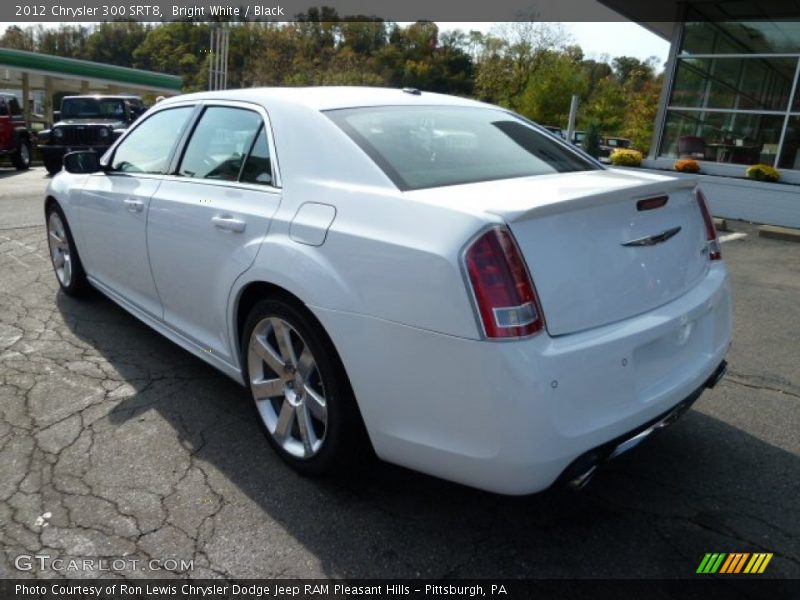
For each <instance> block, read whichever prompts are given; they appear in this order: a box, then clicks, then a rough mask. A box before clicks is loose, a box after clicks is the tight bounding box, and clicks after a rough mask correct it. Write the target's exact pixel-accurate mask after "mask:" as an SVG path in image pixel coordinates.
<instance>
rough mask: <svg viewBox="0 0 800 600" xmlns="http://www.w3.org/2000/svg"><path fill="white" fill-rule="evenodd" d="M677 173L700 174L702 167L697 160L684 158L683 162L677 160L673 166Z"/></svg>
mask: <svg viewBox="0 0 800 600" xmlns="http://www.w3.org/2000/svg"><path fill="white" fill-rule="evenodd" d="M673 167H674V168H675V170H676V171H678V172H680V173H699V172H700V165H699V164H698V163H697V161H696V160H692V159H691V158H684V159H681V160H676V161H675V164H674V165H673Z"/></svg>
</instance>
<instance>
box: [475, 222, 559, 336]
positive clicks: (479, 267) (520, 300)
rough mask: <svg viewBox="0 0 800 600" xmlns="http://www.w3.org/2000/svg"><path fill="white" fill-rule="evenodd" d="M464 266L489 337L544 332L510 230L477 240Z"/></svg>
mask: <svg viewBox="0 0 800 600" xmlns="http://www.w3.org/2000/svg"><path fill="white" fill-rule="evenodd" d="M464 263H465V267H466V270H467V274H468V276H469V281H470V284H471V285H472V292H473V295H474V297H475V303H476V304H477V308H478V312H479V314H480V317H481V322H482V323H483V330H484V333H485V334H486V337H488V338H512V337H523V336H529V335H533V334H534V333H536V332H538V331H541V330H542V329H543V328H544V318H543V316H542V309H541V306H540V304H539V299H538V297H537V296H536V290H535V289H534V287H533V282H532V281H531V278H530V275H528V269H527V268H526V266H525V262H524V261H523V259H522V255H521V254H520V251H519V248H518V247H517V244H516V242H515V241H514V238H513V237H512V236H511V232H510V231H508V229H505V228H500V227H497V228H494V229H490V230H489V231H487V232H486V233H484V234H483V235H481V236H480V237H478V238H477V239H476V240H475V241H474V242H472V244H471V245H470V246H469V248H467V250H466V252H465V254H464Z"/></svg>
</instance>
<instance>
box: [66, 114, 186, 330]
mask: <svg viewBox="0 0 800 600" xmlns="http://www.w3.org/2000/svg"><path fill="white" fill-rule="evenodd" d="M193 110H194V107H179V108H174V109H168V110H164V111H161V112H158V113H155V114H154V115H152V116H150V117H149V118H148V119H146V120H145V121H143V122H142V123H141V124H140V125H139V126H137V127H136V129H134V130H133V131H131V133H130V134H129V135H128V136H127V137H126V138H125V139H124V140H123V141H122V142H121V143H120V145H119V146H118V147H117V148H116V150H115V151H114V155H113V157H112V159H111V164H110V168H109V169H108V170H107V171H103V172H99V173H95V174H92V175H90V176H89V177H88V179H87V182H86V187H85V188H84V190H83V194H82V198H81V204H80V208H79V218H80V221H81V230H82V231H83V232H84V235H83V236H82V242H83V245H82V248H81V259H82V261H83V263H84V268H85V269H86V272H87V274H88V275H89V276H90V277H91V278H93V279H94V280H95V281H97V282H99V283H100V284H102V285H103V286H105V287H107V288H109V289H110V290H111V291H112V292H114V293H115V294H117V295H119V296H121V297H122V298H123V299H124V300H126V301H127V302H130V303H132V304H134V305H135V306H136V307H138V308H140V309H142V310H144V311H146V312H147V313H149V314H151V315H152V316H155V317H158V318H161V316H162V308H161V302H160V300H159V297H158V293H157V291H156V288H155V284H154V282H153V276H152V274H151V273H150V263H149V261H148V255H147V237H146V224H147V215H148V210H149V207H150V201H151V198H152V197H153V194H154V193H155V192H156V190H157V189H158V186H159V185H160V184H161V179H162V177H163V174H164V173H165V172H166V169H167V167H168V164H169V160H170V157H171V155H172V152H173V150H174V148H175V146H176V144H177V140H178V139H179V137H180V135H181V132H182V130H183V128H184V126H185V125H186V123H187V122H188V120H189V116H190V115H191V113H192V111H193Z"/></svg>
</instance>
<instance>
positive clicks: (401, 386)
mask: <svg viewBox="0 0 800 600" xmlns="http://www.w3.org/2000/svg"><path fill="white" fill-rule="evenodd" d="M311 308H312V310H313V311H314V312H315V314H316V315H317V317H318V318H319V319H320V321H321V322H322V324H323V325H324V326H325V328H326V329H327V331H328V332H329V334H330V335H331V337H332V339H333V341H334V343H335V345H336V347H337V349H338V350H339V353H340V354H341V356H342V359H343V362H344V364H345V365H346V368H347V371H348V375H349V376H350V379H351V383H352V385H353V389H354V391H355V394H356V397H357V398H358V401H359V406H360V408H361V411H362V414H363V416H364V420H365V423H366V425H367V428H368V430H369V433H370V437H371V439H372V442H373V445H374V447H375V450H376V452H377V454H378V455H379V456H380V457H381V458H383V459H385V460H388V461H390V462H394V463H398V464H401V465H404V466H407V467H410V468H413V469H416V470H420V471H423V472H426V473H430V474H432V475H435V476H438V477H442V478H444V479H449V480H452V481H457V482H460V483H464V484H467V485H471V486H474V487H478V488H482V489H486V490H490V491H494V492H498V493H505V494H526V493H532V492H536V491H540V490H542V489H545V488H547V487H549V486H550V485H552V484H553V483H554V482H555V481H556V480H557V479H558V478H559V477H561V476H562V474H563V473H565V471H566V470H567V468H568V467H570V465H572V464H573V463H574V462H575V461H576V459H578V458H579V457H581V456H582V455H584V454H586V453H587V452H589V451H591V450H593V449H597V448H605V447H606V445H608V444H610V443H611V442H614V441H615V440H618V439H620V437H621V436H622V437H624V436H626V435H629V434H630V432H638V431H640V430H641V429H642V428H645V427H646V426H647V424H649V423H652V422H654V421H655V420H657V419H659V418H660V417H661V416H662V415H664V414H665V413H667V412H669V411H671V410H672V409H674V408H675V407H677V406H679V404H681V403H682V402H684V401H686V400H687V399H689V398H692V396H693V395H694V394H695V393H696V392H697V393H698V395H699V392H701V391H702V389H703V386H704V384H705V383H706V382H707V381H708V380H709V378H710V377H711V376H712V375H713V374H714V373H715V372H716V370H717V369H718V367H719V365H720V364H721V363H722V361H723V360H724V358H725V355H726V353H727V351H728V347H729V345H730V340H731V302H730V286H729V280H728V274H727V270H726V268H725V266H724V264H722V263H716V264H714V265H713V266H711V267H710V268H709V270H708V273H707V275H706V276H705V277H704V278H703V279H702V280H701V281H700V283H698V284H697V285H696V286H695V287H694V288H693V289H692V290H690V291H689V292H687V293H686V294H684V295H683V296H681V297H680V298H678V299H676V300H674V301H672V302H670V303H668V304H666V305H664V306H661V307H659V308H657V309H655V310H652V311H650V312H648V313H645V314H642V315H639V316H636V317H632V318H629V319H626V320H624V321H621V322H618V323H614V324H611V325H606V326H603V327H599V328H596V329H592V330H589V331H584V332H581V333H578V334H572V335H564V336H559V337H550V336H548V335H544V334H541V335H538V336H535V337H533V338H529V339H525V340H518V341H513V342H505V343H503V342H499V343H498V342H487V341H476V340H469V339H463V338H456V337H452V336H446V335H441V334H438V333H434V332H430V331H425V330H420V329H416V328H413V327H408V326H404V325H400V324H397V323H392V322H388V321H383V320H380V319H375V318H370V317H364V316H359V315H352V314H349V313H342V312H338V311H330V310H326V309H322V308H318V307H311ZM545 317H546V315H545Z"/></svg>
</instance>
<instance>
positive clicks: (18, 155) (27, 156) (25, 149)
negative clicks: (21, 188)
mask: <svg viewBox="0 0 800 600" xmlns="http://www.w3.org/2000/svg"><path fill="white" fill-rule="evenodd" d="M11 162H12V163H13V165H14V168H16V169H17V171H26V170H28V169H30V168H31V143H30V142H29V141H28V140H26V139H25V138H20V140H19V143H18V144H17V151H16V152H14V154H13V155H12V156H11Z"/></svg>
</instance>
